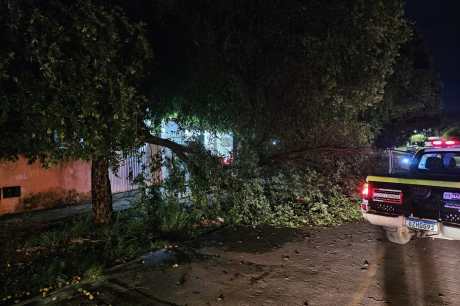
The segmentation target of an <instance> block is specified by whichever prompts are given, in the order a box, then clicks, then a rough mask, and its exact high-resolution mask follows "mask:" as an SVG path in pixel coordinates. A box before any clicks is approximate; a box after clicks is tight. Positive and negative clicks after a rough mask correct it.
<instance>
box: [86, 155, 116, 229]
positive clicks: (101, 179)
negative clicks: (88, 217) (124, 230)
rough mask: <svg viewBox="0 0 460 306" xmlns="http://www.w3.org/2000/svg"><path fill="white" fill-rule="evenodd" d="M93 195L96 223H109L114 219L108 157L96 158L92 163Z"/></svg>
mask: <svg viewBox="0 0 460 306" xmlns="http://www.w3.org/2000/svg"><path fill="white" fill-rule="evenodd" d="M91 197H92V198H91V201H92V206H93V219H94V223H95V224H109V223H110V222H111V221H112V190H111V188H110V179H109V163H108V161H107V160H106V159H100V158H95V159H93V161H92V163H91Z"/></svg>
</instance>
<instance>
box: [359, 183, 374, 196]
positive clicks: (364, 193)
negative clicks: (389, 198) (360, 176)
mask: <svg viewBox="0 0 460 306" xmlns="http://www.w3.org/2000/svg"><path fill="white" fill-rule="evenodd" d="M361 197H362V198H363V200H369V199H370V198H371V197H372V186H371V185H370V184H368V183H365V184H364V185H363V189H362V190H361Z"/></svg>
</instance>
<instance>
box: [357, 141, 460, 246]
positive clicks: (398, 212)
mask: <svg viewBox="0 0 460 306" xmlns="http://www.w3.org/2000/svg"><path fill="white" fill-rule="evenodd" d="M395 164H397V165H399V166H400V168H402V169H405V170H406V171H391V170H390V173H389V174H387V175H371V176H368V177H367V179H366V184H364V186H363V189H362V203H361V211H362V214H363V217H364V219H366V220H367V221H369V222H370V223H371V224H374V225H378V226H382V227H383V229H384V230H385V232H386V236H387V238H388V239H389V240H390V241H392V242H395V243H399V244H406V243H408V242H409V241H410V240H411V239H412V238H413V237H415V236H417V237H432V238H441V239H451V240H460V143H458V142H457V141H453V140H448V141H444V140H443V141H436V143H435V144H434V145H433V146H431V147H429V148H422V149H420V150H418V151H416V152H412V153H410V154H406V155H404V156H403V157H402V158H399V159H398V160H397V161H394V160H393V161H392V162H390V168H391V166H392V167H393V169H394V168H397V167H395Z"/></svg>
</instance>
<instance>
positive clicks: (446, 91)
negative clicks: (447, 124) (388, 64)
mask: <svg viewBox="0 0 460 306" xmlns="http://www.w3.org/2000/svg"><path fill="white" fill-rule="evenodd" d="M459 9H460V1H459V0H407V5H406V14H407V16H408V17H409V18H410V19H411V20H412V21H414V22H415V24H416V28H417V31H418V32H419V33H421V34H422V36H423V38H424V39H425V42H426V45H427V46H428V48H429V49H430V51H431V53H432V55H433V59H434V63H435V66H436V68H437V70H438V71H439V73H440V75H441V80H442V83H443V90H442V93H443V94H442V100H443V106H444V109H445V111H446V112H452V111H456V112H460V32H459V31H460V11H459Z"/></svg>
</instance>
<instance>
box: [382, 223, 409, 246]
mask: <svg viewBox="0 0 460 306" xmlns="http://www.w3.org/2000/svg"><path fill="white" fill-rule="evenodd" d="M383 229H384V230H385V234H386V236H387V239H388V240H389V241H391V242H393V243H397V244H407V243H409V241H410V240H411V239H412V237H413V236H414V233H413V232H411V231H410V230H409V229H408V228H407V227H384V228H383Z"/></svg>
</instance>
